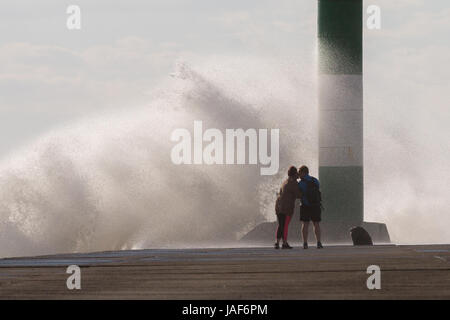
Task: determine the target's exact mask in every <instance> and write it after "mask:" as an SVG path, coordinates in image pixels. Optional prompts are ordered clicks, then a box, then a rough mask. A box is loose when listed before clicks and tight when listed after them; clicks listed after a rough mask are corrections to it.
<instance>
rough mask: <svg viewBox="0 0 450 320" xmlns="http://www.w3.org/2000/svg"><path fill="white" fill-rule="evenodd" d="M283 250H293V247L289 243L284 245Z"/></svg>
mask: <svg viewBox="0 0 450 320" xmlns="http://www.w3.org/2000/svg"><path fill="white" fill-rule="evenodd" d="M281 249H292V247H291V246H290V245H289V243H287V242H286V243H283V245H282V246H281Z"/></svg>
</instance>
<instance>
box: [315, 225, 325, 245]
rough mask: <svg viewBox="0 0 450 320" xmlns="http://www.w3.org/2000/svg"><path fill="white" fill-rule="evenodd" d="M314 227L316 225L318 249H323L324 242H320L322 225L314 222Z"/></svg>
mask: <svg viewBox="0 0 450 320" xmlns="http://www.w3.org/2000/svg"><path fill="white" fill-rule="evenodd" d="M313 225H314V234H315V235H316V240H317V248H318V249H322V248H323V246H322V242H321V241H320V223H319V222H314V221H313Z"/></svg>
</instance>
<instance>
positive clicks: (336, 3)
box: [318, 0, 363, 74]
mask: <svg viewBox="0 0 450 320" xmlns="http://www.w3.org/2000/svg"><path fill="white" fill-rule="evenodd" d="M318 11H319V15H318V37H319V72H320V73H326V74H362V30H363V29H362V0H319V10H318Z"/></svg>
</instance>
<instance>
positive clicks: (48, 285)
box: [0, 245, 450, 300]
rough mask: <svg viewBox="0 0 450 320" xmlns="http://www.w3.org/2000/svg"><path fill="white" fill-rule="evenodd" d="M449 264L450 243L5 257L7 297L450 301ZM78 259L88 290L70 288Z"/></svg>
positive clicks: (1, 274)
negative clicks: (375, 277)
mask: <svg viewBox="0 0 450 320" xmlns="http://www.w3.org/2000/svg"><path fill="white" fill-rule="evenodd" d="M449 263H450V245H432V246H396V245H383V246H373V247H352V246H328V247H326V248H325V249H323V250H318V249H316V248H314V247H312V248H310V249H308V250H303V249H300V248H298V247H296V248H294V249H292V250H275V249H272V248H268V247H258V248H250V247H247V248H230V249H183V250H181V249H177V250H161V249H158V250H156V249H155V250H136V251H115V252H101V253H87V254H61V255H53V256H43V257H30V258H14V259H1V260H0V299H213V300H214V299H220V300H231V299H256V300H260V299H450V264H449ZM73 264H75V265H78V266H80V268H81V290H68V289H67V287H66V280H67V278H68V277H69V276H70V275H69V274H66V269H67V267H68V266H69V265H73ZM370 265H378V266H379V267H380V268H381V290H369V289H368V288H367V285H366V281H367V278H368V277H369V275H368V274H367V273H366V270H367V267H368V266H370Z"/></svg>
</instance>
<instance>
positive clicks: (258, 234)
mask: <svg viewBox="0 0 450 320" xmlns="http://www.w3.org/2000/svg"><path fill="white" fill-rule="evenodd" d="M355 226H361V227H363V228H364V229H366V230H367V232H368V233H369V234H370V236H371V237H372V240H373V242H374V244H385V243H390V242H391V240H390V237H389V232H388V229H387V226H386V224H384V223H377V222H362V223H356V224H352V223H342V224H336V223H330V222H326V221H323V222H321V223H320V227H321V238H322V242H323V243H332V244H349V243H352V239H351V237H350V228H352V227H355ZM276 231H277V222H263V223H261V224H259V225H258V226H256V227H255V228H254V229H253V230H251V231H250V232H248V233H247V234H246V235H244V236H243V237H242V238H241V239H240V242H242V243H246V244H252V245H268V244H272V243H274V242H275V234H276ZM288 241H289V243H291V244H296V243H302V242H303V240H302V234H301V223H300V220H299V217H298V216H297V215H294V217H293V218H292V221H291V223H290V225H289V233H288ZM308 242H309V243H310V244H314V243H315V242H316V238H315V235H314V229H313V226H312V223H310V226H309V232H308Z"/></svg>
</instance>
